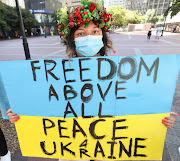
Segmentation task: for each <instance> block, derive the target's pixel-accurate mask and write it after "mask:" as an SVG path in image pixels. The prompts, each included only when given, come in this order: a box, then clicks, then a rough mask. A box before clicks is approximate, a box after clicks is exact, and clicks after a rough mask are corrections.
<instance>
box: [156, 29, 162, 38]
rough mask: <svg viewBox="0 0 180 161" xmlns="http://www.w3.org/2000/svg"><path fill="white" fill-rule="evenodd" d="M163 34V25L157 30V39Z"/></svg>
mask: <svg viewBox="0 0 180 161" xmlns="http://www.w3.org/2000/svg"><path fill="white" fill-rule="evenodd" d="M160 36H161V27H158V28H157V31H156V39H158V40H159V37H160Z"/></svg>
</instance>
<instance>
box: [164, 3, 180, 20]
mask: <svg viewBox="0 0 180 161" xmlns="http://www.w3.org/2000/svg"><path fill="white" fill-rule="evenodd" d="M171 1H172V5H171V6H170V7H169V9H168V10H167V11H166V14H167V13H169V12H170V13H171V18H172V17H173V16H175V15H177V14H178V12H180V0H171Z"/></svg>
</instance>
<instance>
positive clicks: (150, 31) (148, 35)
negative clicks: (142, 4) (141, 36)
mask: <svg viewBox="0 0 180 161" xmlns="http://www.w3.org/2000/svg"><path fill="white" fill-rule="evenodd" d="M151 34H152V30H151V28H150V29H149V31H148V33H147V39H148V41H149V40H150V39H151Z"/></svg>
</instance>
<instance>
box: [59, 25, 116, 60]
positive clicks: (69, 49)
mask: <svg viewBox="0 0 180 161" xmlns="http://www.w3.org/2000/svg"><path fill="white" fill-rule="evenodd" d="M78 28H79V26H75V27H73V28H72V29H71V32H70V35H69V36H67V37H66V38H65V39H62V41H61V42H62V43H63V44H64V45H65V46H66V53H67V56H68V57H69V58H70V59H71V58H72V57H75V56H76V46H75V42H74V33H75V31H76V30H77V29H78ZM101 30H102V35H103V43H104V47H102V48H101V50H100V51H99V53H98V55H100V56H104V55H107V50H108V49H112V50H114V49H113V45H112V41H111V40H110V38H109V37H108V36H107V33H106V31H105V30H104V28H101Z"/></svg>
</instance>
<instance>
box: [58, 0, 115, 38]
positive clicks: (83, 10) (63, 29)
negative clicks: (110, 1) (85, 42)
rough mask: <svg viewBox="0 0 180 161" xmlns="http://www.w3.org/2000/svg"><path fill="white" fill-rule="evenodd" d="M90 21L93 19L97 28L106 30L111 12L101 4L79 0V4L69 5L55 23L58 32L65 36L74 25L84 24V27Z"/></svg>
mask: <svg viewBox="0 0 180 161" xmlns="http://www.w3.org/2000/svg"><path fill="white" fill-rule="evenodd" d="M90 21H93V22H94V24H95V25H97V26H98V27H99V28H104V30H105V31H107V32H108V29H109V28H110V27H111V25H112V21H113V18H112V14H111V13H109V12H107V11H106V8H104V7H103V6H102V5H101V4H99V3H94V2H87V0H81V6H79V7H77V8H74V7H71V8H69V9H68V11H67V13H66V14H64V15H61V16H60V21H59V23H58V24H57V25H58V28H59V34H60V35H61V36H63V38H66V37H67V36H69V34H70V32H71V29H72V28H73V27H74V26H79V27H80V26H84V27H85V28H86V27H87V26H88V25H89V23H90Z"/></svg>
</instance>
